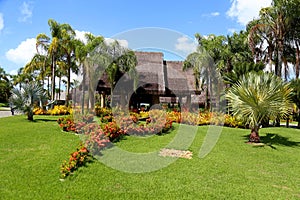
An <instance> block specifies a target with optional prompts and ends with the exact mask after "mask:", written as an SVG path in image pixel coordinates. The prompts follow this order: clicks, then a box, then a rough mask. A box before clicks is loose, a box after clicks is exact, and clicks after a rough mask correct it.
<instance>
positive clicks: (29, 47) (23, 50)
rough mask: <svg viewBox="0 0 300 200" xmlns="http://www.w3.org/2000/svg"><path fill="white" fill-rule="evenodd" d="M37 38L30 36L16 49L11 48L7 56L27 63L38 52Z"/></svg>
mask: <svg viewBox="0 0 300 200" xmlns="http://www.w3.org/2000/svg"><path fill="white" fill-rule="evenodd" d="M35 44H36V39H35V38H28V39H26V40H25V41H23V42H21V43H20V44H19V46H18V47H17V48H15V49H10V50H8V51H7V52H6V54H5V56H6V58H7V59H8V60H10V61H12V62H14V63H16V64H23V65H25V64H26V63H28V62H29V61H30V60H31V59H32V57H33V56H34V54H35V53H36V48H35Z"/></svg>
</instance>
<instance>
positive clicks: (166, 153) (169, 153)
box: [159, 148, 193, 159]
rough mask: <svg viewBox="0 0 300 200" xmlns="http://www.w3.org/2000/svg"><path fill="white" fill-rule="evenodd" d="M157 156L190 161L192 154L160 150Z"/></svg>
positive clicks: (174, 150)
mask: <svg viewBox="0 0 300 200" xmlns="http://www.w3.org/2000/svg"><path fill="white" fill-rule="evenodd" d="M159 155H160V156H163V157H166V156H168V157H176V158H186V159H192V156H193V152H191V151H183V150H177V149H167V148H164V149H161V150H160V152H159Z"/></svg>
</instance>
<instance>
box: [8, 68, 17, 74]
mask: <svg viewBox="0 0 300 200" xmlns="http://www.w3.org/2000/svg"><path fill="white" fill-rule="evenodd" d="M9 74H10V75H17V74H18V70H16V69H13V70H11V71H10V72H9Z"/></svg>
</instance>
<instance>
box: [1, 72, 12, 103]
mask: <svg viewBox="0 0 300 200" xmlns="http://www.w3.org/2000/svg"><path fill="white" fill-rule="evenodd" d="M11 89H12V84H11V83H10V81H9V76H8V75H7V74H6V72H5V71H4V69H3V68H1V67H0V103H7V102H8V99H9V97H10V90H11Z"/></svg>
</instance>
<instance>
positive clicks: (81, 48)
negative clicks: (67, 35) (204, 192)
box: [75, 33, 104, 113]
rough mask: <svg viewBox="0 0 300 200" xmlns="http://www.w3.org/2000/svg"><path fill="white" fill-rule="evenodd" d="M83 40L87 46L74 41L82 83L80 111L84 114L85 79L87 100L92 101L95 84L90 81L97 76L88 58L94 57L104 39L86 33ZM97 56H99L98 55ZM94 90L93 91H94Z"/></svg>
mask: <svg viewBox="0 0 300 200" xmlns="http://www.w3.org/2000/svg"><path fill="white" fill-rule="evenodd" d="M85 38H86V39H87V44H84V43H83V42H81V41H79V40H76V41H75V46H76V49H75V56H76V60H77V62H78V63H79V66H80V67H79V68H81V71H82V82H81V88H82V95H81V96H82V99H81V109H82V111H81V112H82V113H83V112H84V105H85V90H86V79H87V78H88V79H89V84H88V91H89V93H88V94H89V96H90V97H89V99H93V96H94V93H93V92H91V90H93V88H94V87H96V86H95V84H92V83H91V82H92V80H94V78H93V77H96V76H97V74H99V73H95V72H96V71H95V68H93V67H94V66H93V64H92V63H91V61H92V59H89V61H88V59H87V58H88V57H94V56H93V55H91V54H93V52H94V50H95V49H96V48H99V47H101V46H103V45H104V38H103V37H102V36H94V35H93V34H91V33H86V34H85ZM98 56H99V55H98ZM94 90H95V89H94ZM88 105H89V102H88V103H87V106H88Z"/></svg>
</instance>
